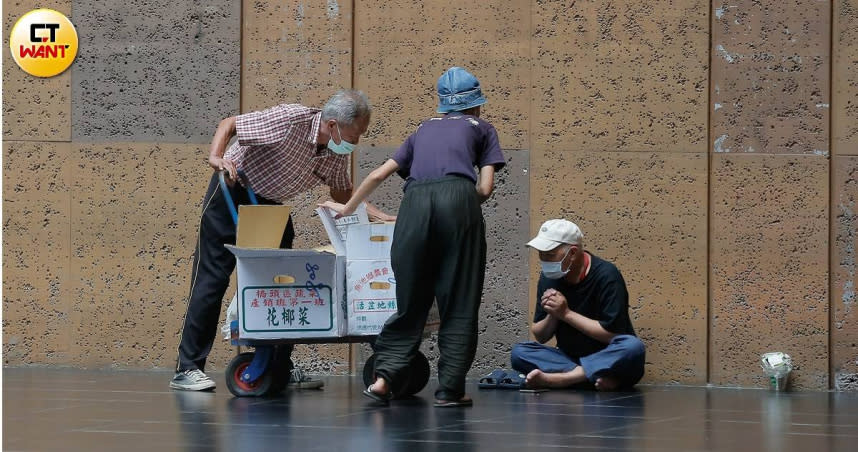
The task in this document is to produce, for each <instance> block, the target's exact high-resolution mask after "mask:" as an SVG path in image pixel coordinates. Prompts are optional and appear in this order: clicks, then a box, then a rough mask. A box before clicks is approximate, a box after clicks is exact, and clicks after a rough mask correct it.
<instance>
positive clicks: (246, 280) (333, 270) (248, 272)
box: [227, 245, 346, 339]
mask: <svg viewBox="0 0 858 452" xmlns="http://www.w3.org/2000/svg"><path fill="white" fill-rule="evenodd" d="M227 248H229V250H230V251H231V252H232V253H233V254H235V256H236V261H237V263H236V267H237V271H238V292H237V294H236V295H237V300H238V337H239V339H300V338H326V337H340V336H343V335H344V334H345V332H346V320H345V310H344V299H345V293H344V281H342V278H343V277H344V275H345V257H343V256H337V255H334V254H331V253H327V252H318V251H310V250H282V249H253V248H239V247H236V246H231V245H227Z"/></svg>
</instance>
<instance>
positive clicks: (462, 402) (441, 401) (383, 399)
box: [363, 385, 474, 408]
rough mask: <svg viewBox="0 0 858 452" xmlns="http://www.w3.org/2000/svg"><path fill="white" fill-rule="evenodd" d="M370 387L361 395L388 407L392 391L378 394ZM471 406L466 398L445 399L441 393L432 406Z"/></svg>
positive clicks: (471, 403) (471, 401)
mask: <svg viewBox="0 0 858 452" xmlns="http://www.w3.org/2000/svg"><path fill="white" fill-rule="evenodd" d="M372 386H373V385H369V386H367V388H366V389H364V391H363V395H365V396H367V397H369V398H370V399H372V400H374V401H375V402H377V403H379V404H382V405H388V404H390V401H391V400H393V399H394V395H393V392H392V391H388V392H387V394H380V393H378V392H375V391H373V390H372ZM473 404H474V401H473V400H472V399H471V398H470V397H468V396H462V397H461V398H459V399H455V398H452V397H450V398H447V397H445V394H443V393H442V394H441V397H439V398H436V399H435V403H434V404H433V405H435V406H436V407H438V408H454V407H465V406H473Z"/></svg>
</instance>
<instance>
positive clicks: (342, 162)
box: [224, 104, 352, 203]
mask: <svg viewBox="0 0 858 452" xmlns="http://www.w3.org/2000/svg"><path fill="white" fill-rule="evenodd" d="M321 120H322V113H321V112H320V111H319V110H318V109H314V108H308V107H305V106H303V105H298V104H282V105H277V106H275V107H271V108H269V109H267V110H262V111H256V112H252V113H247V114H243V115H240V116H238V117H236V120H235V129H236V134H237V135H238V141H237V142H235V143H233V145H232V146H230V148H229V149H228V150H227V152H226V155H224V158H225V159H227V160H231V161H233V162H234V163H235V165H236V167H238V168H239V169H241V170H243V171H244V173H245V174H246V175H247V178H248V180H250V185H251V187H252V188H253V191H255V192H256V193H257V194H258V195H260V196H263V197H265V198H268V199H270V200H273V201H277V202H281V203H282V202H285V201H286V200H287V199H289V198H291V197H293V196H295V195H297V194H298V193H302V192H305V191H307V190H310V189H312V188H314V187H316V186H318V185H328V186H330V187H332V188H335V189H337V190H350V189H351V188H352V184H351V180H349V175H348V156H346V155H338V154H334V153H333V152H331V150H329V149H327V148H325V149H322V150H321V151H319V150H318V149H317V143H316V137H317V135H318V133H319V126H320V124H321Z"/></svg>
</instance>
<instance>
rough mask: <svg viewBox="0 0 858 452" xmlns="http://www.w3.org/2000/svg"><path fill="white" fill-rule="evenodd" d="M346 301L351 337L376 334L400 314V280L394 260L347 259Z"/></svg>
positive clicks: (348, 331)
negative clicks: (397, 302)
mask: <svg viewBox="0 0 858 452" xmlns="http://www.w3.org/2000/svg"><path fill="white" fill-rule="evenodd" d="M346 293H347V296H346V299H347V302H348V306H347V308H346V315H347V318H348V330H347V334H348V335H349V336H366V335H375V334H378V333H379V332H381V327H382V326H384V322H386V321H387V318H388V317H390V316H391V315H393V314H394V313H395V312H396V279H395V278H394V277H393V270H392V269H391V268H390V259H380V260H347V261H346Z"/></svg>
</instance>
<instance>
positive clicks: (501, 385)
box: [477, 369, 527, 390]
mask: <svg viewBox="0 0 858 452" xmlns="http://www.w3.org/2000/svg"><path fill="white" fill-rule="evenodd" d="M477 386H478V387H479V388H480V389H517V390H522V389H525V390H526V389H527V386H526V385H525V375H524V374H522V373H519V372H517V371H515V370H504V369H495V370H493V371H491V372H490V373H489V374H488V375H485V376H483V377H482V378H480V382H479V384H478V385H477Z"/></svg>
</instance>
